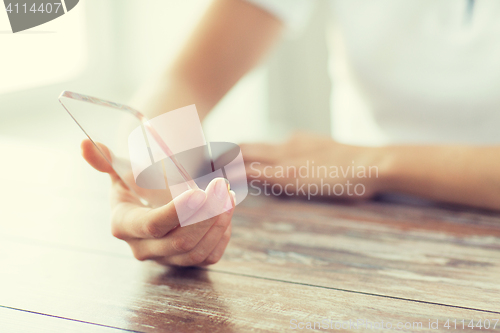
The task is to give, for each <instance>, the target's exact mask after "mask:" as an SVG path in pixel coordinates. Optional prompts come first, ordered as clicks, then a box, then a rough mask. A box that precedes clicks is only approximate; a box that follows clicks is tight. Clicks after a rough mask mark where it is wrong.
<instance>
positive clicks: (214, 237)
mask: <svg viewBox="0 0 500 333" xmlns="http://www.w3.org/2000/svg"><path fill="white" fill-rule="evenodd" d="M232 216H233V210H230V211H227V212H225V213H223V214H221V215H219V216H218V218H217V221H216V222H215V223H214V224H213V225H212V227H211V228H210V229H209V230H208V232H207V233H206V234H205V236H203V238H202V239H201V240H200V242H199V243H198V244H197V245H196V246H195V248H194V249H192V250H191V251H189V252H188V253H183V254H179V255H176V256H172V257H171V258H169V262H170V264H171V265H177V266H195V265H199V264H201V263H203V262H205V260H206V259H207V258H208V256H210V254H211V253H212V252H213V251H214V249H215V248H216V247H217V245H218V244H219V243H220V242H221V240H222V238H223V236H224V234H225V232H226V230H227V229H228V228H229V226H230V224H231V218H232Z"/></svg>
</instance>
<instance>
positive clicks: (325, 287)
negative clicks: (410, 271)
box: [195, 267, 500, 314]
mask: <svg viewBox="0 0 500 333" xmlns="http://www.w3.org/2000/svg"><path fill="white" fill-rule="evenodd" d="M195 268H196V269H201V270H207V271H211V272H216V273H224V274H229V275H235V276H244V277H248V278H255V279H261V280H268V281H275V282H282V283H289V284H296V285H301V286H307V287H316V288H322V289H328V290H335V291H341V292H347V293H353V294H359V295H365V296H374V297H383V298H389V299H395V300H399V301H407V302H416V303H422V304H429V305H437V306H444V307H450V308H457V309H463V310H471V311H477V312H485V313H494V314H500V311H493V310H485V309H476V308H471V307H466V306H460V305H453V304H445V303H437V302H429V301H422V300H417V299H411V298H404V297H397V296H390V295H382V294H375V293H369V292H364V291H357V290H349V289H342V288H335V287H327V286H321V285H315V284H310V283H305V282H297V281H287V280H281V279H276V278H270V277H263V276H256V275H250V274H243V273H233V272H228V271H222V270H217V269H213V268H205V267H195Z"/></svg>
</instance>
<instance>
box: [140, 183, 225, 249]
mask: <svg viewBox="0 0 500 333" xmlns="http://www.w3.org/2000/svg"><path fill="white" fill-rule="evenodd" d="M226 186H227V185H226V182H225V181H224V179H223V178H218V179H216V180H214V181H212V182H211V183H210V184H209V185H208V187H207V191H206V192H207V199H206V201H205V203H204V205H203V207H202V208H201V209H199V210H198V211H197V212H196V213H195V214H194V215H193V217H197V218H201V217H202V216H203V215H198V213H199V212H200V211H204V212H202V214H206V213H207V209H208V210H209V211H211V209H213V207H214V206H215V207H218V208H217V209H218V211H217V212H218V213H219V214H213V217H211V218H208V219H204V220H203V219H202V220H201V221H202V222H199V223H196V224H191V225H188V226H185V227H182V228H176V229H175V230H172V231H171V232H169V233H168V234H167V235H166V236H165V237H163V238H161V239H145V240H140V241H139V242H138V243H137V244H136V245H135V246H134V249H133V250H134V254H135V255H136V258H142V259H144V258H145V259H150V258H156V257H159V256H161V257H171V256H174V255H178V254H182V253H187V252H190V251H192V250H193V249H194V248H195V247H196V245H198V243H199V242H200V240H201V239H202V238H203V237H204V236H205V234H206V233H207V232H208V230H210V228H211V227H212V226H213V225H214V223H216V222H217V220H218V216H216V215H220V212H221V211H222V209H221V208H220V206H221V205H224V206H227V205H229V209H227V210H231V209H232V203H231V201H229V193H228V191H227V187H226ZM217 190H221V191H222V190H224V191H225V193H226V194H225V195H224V196H223V197H222V198H223V199H221V197H220V196H219V195H217ZM214 203H215V204H214ZM207 207H208V208H207ZM213 212H215V211H213ZM192 221H193V220H191V221H189V222H192Z"/></svg>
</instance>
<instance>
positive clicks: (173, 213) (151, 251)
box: [81, 140, 234, 266]
mask: <svg viewBox="0 0 500 333" xmlns="http://www.w3.org/2000/svg"><path fill="white" fill-rule="evenodd" d="M81 148H82V155H83V157H84V158H85V160H86V161H87V162H88V163H89V164H90V165H91V166H92V167H94V168H95V169H96V170H98V171H101V172H105V173H108V174H109V175H110V177H111V184H112V185H111V187H112V191H111V206H112V218H111V230H112V234H113V236H115V237H117V238H119V239H122V240H124V241H126V242H127V243H128V244H129V245H130V247H131V249H132V252H133V254H134V256H135V258H137V259H138V260H147V259H151V260H154V261H156V262H158V263H160V264H164V265H178V266H193V265H209V264H215V263H216V262H218V261H219V260H220V258H221V257H222V255H223V254H224V250H225V249H226V246H227V244H228V243H229V239H230V237H231V217H232V215H233V208H231V209H230V210H228V211H226V212H224V213H222V214H220V215H218V216H215V217H212V218H210V219H208V220H205V221H202V222H199V223H196V224H192V225H188V226H186V227H182V228H180V227H179V219H178V217H177V210H178V209H182V216H183V217H187V216H188V215H193V214H195V213H196V212H197V211H198V210H199V209H200V208H201V207H202V206H204V205H207V204H210V203H212V202H218V203H219V206H220V201H221V200H226V201H227V200H232V201H233V202H232V203H231V202H229V204H230V205H231V206H232V207H234V200H233V199H232V196H231V195H229V194H228V188H227V184H226V182H225V180H224V179H222V178H218V179H216V180H214V181H212V182H211V183H210V185H209V186H208V187H207V190H206V191H202V190H196V191H195V190H191V191H187V192H185V193H183V194H182V195H180V196H178V197H176V198H175V199H174V200H172V201H170V202H168V203H167V204H166V205H163V206H161V207H158V208H149V207H146V206H144V205H143V204H142V203H141V202H140V201H139V200H138V199H137V197H136V196H135V195H133V194H132V193H131V191H130V189H129V188H128V187H127V186H126V185H125V184H124V183H123V181H122V180H121V178H120V177H118V175H117V174H116V173H115V172H114V170H113V169H112V168H111V166H110V165H109V164H108V163H107V162H106V160H105V159H104V158H103V157H102V155H101V154H100V153H99V151H98V150H97V149H96V148H95V147H94V145H93V144H92V142H90V141H89V140H85V141H83V142H82V145H81ZM99 148H100V149H101V150H102V151H104V152H107V151H108V150H107V148H106V147H105V146H103V145H100V147H99ZM226 204H227V202H226ZM176 209H177V210H176Z"/></svg>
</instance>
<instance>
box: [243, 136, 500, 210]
mask: <svg viewBox="0 0 500 333" xmlns="http://www.w3.org/2000/svg"><path fill="white" fill-rule="evenodd" d="M242 151H243V156H244V158H245V163H246V164H247V166H248V168H247V173H248V176H249V180H250V184H251V187H253V186H252V181H254V183H253V184H254V185H255V186H256V187H257V186H266V184H269V186H268V192H270V190H271V188H270V187H271V186H272V185H273V184H278V185H279V186H278V187H276V188H275V191H274V192H275V193H276V192H279V190H280V189H285V187H286V186H288V187H287V189H288V193H284V194H285V195H287V194H294V195H295V194H298V195H302V196H304V195H307V196H310V197H312V196H317V195H322V196H331V197H335V196H338V197H343V198H350V199H359V198H367V197H372V196H373V195H375V194H380V193H390V192H392V193H394V192H399V193H407V194H413V195H418V196H421V197H425V198H428V199H432V200H436V201H442V202H449V203H455V204H463V205H469V206H475V207H480V208H487V209H495V210H499V209H500V172H498V169H497V168H498V166H499V165H500V147H498V146H489V147H477V146H476V147H474V146H460V145H455V146H453V145H447V146H445V145H436V146H387V147H376V148H375V147H358V146H351V145H345V144H341V143H338V142H335V141H334V140H332V139H331V138H329V137H320V136H313V135H304V134H302V135H296V136H294V137H293V138H292V139H290V140H289V141H288V142H286V143H284V144H279V145H271V144H245V145H242ZM301 167H302V171H303V172H302V173H298V172H296V173H295V172H294V170H296V171H299V170H300V168H301ZM287 168H288V171H289V172H288V173H287V172H286V171H287ZM313 169H314V172H313ZM283 170H284V172H283ZM306 170H309V173H307V172H306ZM325 171H326V172H325ZM353 171H354V172H353ZM265 182H266V183H265ZM303 184H304V185H305V186H303V187H302V190H301V191H297V187H300V186H302V185H303ZM358 184H359V185H358ZM356 186H358V187H357V193H356V192H355V189H356ZM263 190H264V189H263ZM328 190H330V192H329V193H328ZM334 190H335V193H334ZM342 190H343V192H342V193H341V191H342ZM304 192H305V193H304ZM340 193H341V194H340ZM360 194H361V195H360Z"/></svg>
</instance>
